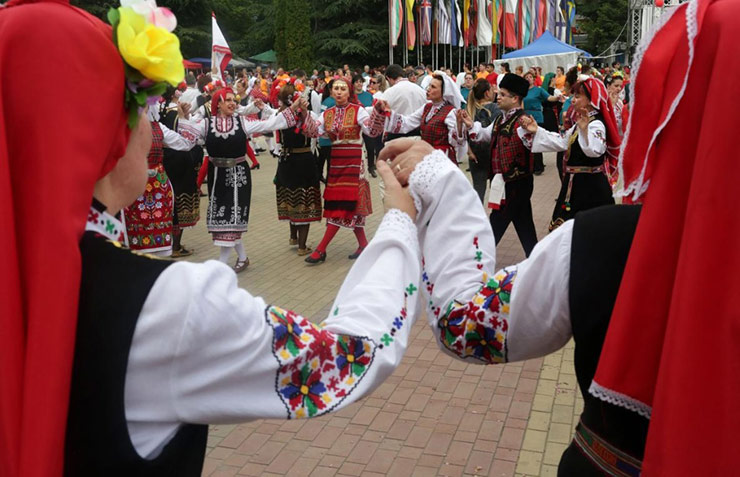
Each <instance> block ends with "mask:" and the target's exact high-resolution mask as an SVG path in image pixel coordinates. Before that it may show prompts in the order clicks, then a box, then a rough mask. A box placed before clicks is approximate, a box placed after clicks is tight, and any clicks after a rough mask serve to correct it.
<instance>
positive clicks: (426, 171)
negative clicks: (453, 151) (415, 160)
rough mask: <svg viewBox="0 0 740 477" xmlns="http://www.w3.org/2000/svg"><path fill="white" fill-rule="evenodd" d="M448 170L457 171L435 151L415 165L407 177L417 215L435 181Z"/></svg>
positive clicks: (431, 191)
mask: <svg viewBox="0 0 740 477" xmlns="http://www.w3.org/2000/svg"><path fill="white" fill-rule="evenodd" d="M450 170H459V169H457V167H456V166H455V165H454V164H453V163H452V161H450V158H449V157H447V155H446V154H445V153H444V152H442V151H439V150H436V149H435V150H434V151H433V152H432V153H430V154H428V155H427V156H426V157H424V160H422V161H421V162H420V163H419V164H417V165H416V168H414V170H413V172H411V176H410V177H409V191H410V192H411V197H412V198H413V199H414V205H415V206H416V212H417V213H421V210H422V204H423V202H424V201H429V200H430V199H431V195H432V193H433V191H434V186H435V184H436V183H437V181H439V179H440V178H441V177H442V176H443V175H444V173H445V172H448V171H450Z"/></svg>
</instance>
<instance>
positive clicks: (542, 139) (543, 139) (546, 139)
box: [516, 126, 575, 152]
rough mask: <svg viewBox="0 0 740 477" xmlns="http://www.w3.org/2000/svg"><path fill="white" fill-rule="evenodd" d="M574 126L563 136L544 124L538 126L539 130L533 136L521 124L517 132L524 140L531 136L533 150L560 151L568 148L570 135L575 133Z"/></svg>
mask: <svg viewBox="0 0 740 477" xmlns="http://www.w3.org/2000/svg"><path fill="white" fill-rule="evenodd" d="M574 128H575V126H574V127H573V128H571V129H570V130H569V131H568V132H566V133H565V135H564V136H561V135H560V133H558V132H551V131H548V130H546V129H545V128H543V127H542V126H540V127H538V128H537V132H536V133H535V134H534V137H533V138H532V134H531V133H530V132H528V131H527V130H526V129H524V128H522V127H521V126H520V127H518V128H517V130H516V132H517V134H518V135H519V137H520V138H522V141H524V138H525V137H527V136H529V137H530V138H532V139H531V143H532V147H531V151H532V152H560V151H566V150H568V141H569V140H570V135H571V134H572V133H573V131H574Z"/></svg>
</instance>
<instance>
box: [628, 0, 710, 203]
mask: <svg viewBox="0 0 740 477" xmlns="http://www.w3.org/2000/svg"><path fill="white" fill-rule="evenodd" d="M697 5H698V2H696V1H694V2H688V7H687V8H686V34H687V37H688V44H689V61H688V65H687V67H686V72H685V73H684V79H683V85H682V86H681V90H680V91H679V92H678V94H677V95H676V97H675V98H674V99H673V102H672V103H671V107H670V109H669V110H668V114H667V115H666V118H665V119H664V120H663V122H662V123H661V124H660V125H659V126H658V127H657V128H656V129H655V132H654V133H653V137H652V139H651V140H650V145H649V146H648V149H647V151H645V158H644V159H643V163H642V170H641V171H640V175H639V176H638V177H637V179H635V180H634V181H632V182H631V183H630V184H624V183H623V184H622V189H621V190H618V191H617V192H616V193H615V194H614V195H615V197H626V196H629V195H630V194H633V196H632V200H633V201H637V200H638V199H639V198H640V196H642V194H644V193H645V191H647V189H648V186H649V185H650V179H648V180H645V171H646V170H647V163H648V156H649V155H650V151H651V150H652V148H653V144H655V141H656V140H657V139H658V136H659V135H660V133H661V132H663V129H665V127H666V126H667V125H668V123H669V122H670V120H671V119H672V118H673V113H675V111H676V109H677V108H678V105H679V103H680V102H681V99H683V96H684V93H685V92H686V87H687V85H688V81H689V72H690V71H691V65H692V64H693V62H694V40H695V39H696V35H697V33H698V29H699V27H698V24H697V20H696V13H697V8H698V7H697ZM679 8H680V7H679ZM679 8H675V9H671V10H670V11H669V12H668V13H666V14H664V15H663V16H662V17H661V18H660V19H659V20H658V22H657V23H656V24H655V25H653V27H652V28H651V30H650V32H649V33H648V35H647V36H645V37H644V38H643V40H642V41H641V42H640V44H639V45H638V47H637V51H636V54H635V64H634V74H633V81H632V82H633V84H634V85H635V87H634V91H633V92H632V95H631V96H630V113H632V112H633V111H634V102H635V97H636V96H637V95H636V94H635V93H636V91H637V76H638V73H639V71H640V64H641V63H642V59H643V57H644V55H645V52H646V51H647V50H648V47H649V46H650V45H651V43H652V42H653V39H654V38H655V35H656V34H657V33H658V31H660V30H661V29H662V28H663V26H665V24H666V23H668V21H669V20H670V19H671V18H673V14H674V13H676V12H677V11H678V10H679ZM633 118H634V115H632V114H630V119H629V122H628V123H627V128H626V130H625V132H624V140H623V141H622V148H621V150H620V152H619V165H618V169H619V177H624V151H625V149H626V146H627V141H629V135H630V131H631V130H632V120H633Z"/></svg>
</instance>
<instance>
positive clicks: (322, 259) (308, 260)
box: [304, 251, 326, 263]
mask: <svg viewBox="0 0 740 477" xmlns="http://www.w3.org/2000/svg"><path fill="white" fill-rule="evenodd" d="M314 253H318V254H319V256H318V258H313V253H312V254H311V255H309V256H308V257H306V259H305V260H304V261H305V262H306V263H319V262H325V261H326V252H319V251H316V252H314Z"/></svg>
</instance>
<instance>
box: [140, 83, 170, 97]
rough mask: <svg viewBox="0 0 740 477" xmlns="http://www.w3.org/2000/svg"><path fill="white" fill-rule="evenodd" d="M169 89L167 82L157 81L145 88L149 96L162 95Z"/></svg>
mask: <svg viewBox="0 0 740 477" xmlns="http://www.w3.org/2000/svg"><path fill="white" fill-rule="evenodd" d="M165 91H167V83H157V84H155V85H154V86H150V87H148V88H147V89H145V90H144V92H146V95H147V96H162V95H163V94H164V92H165Z"/></svg>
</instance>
